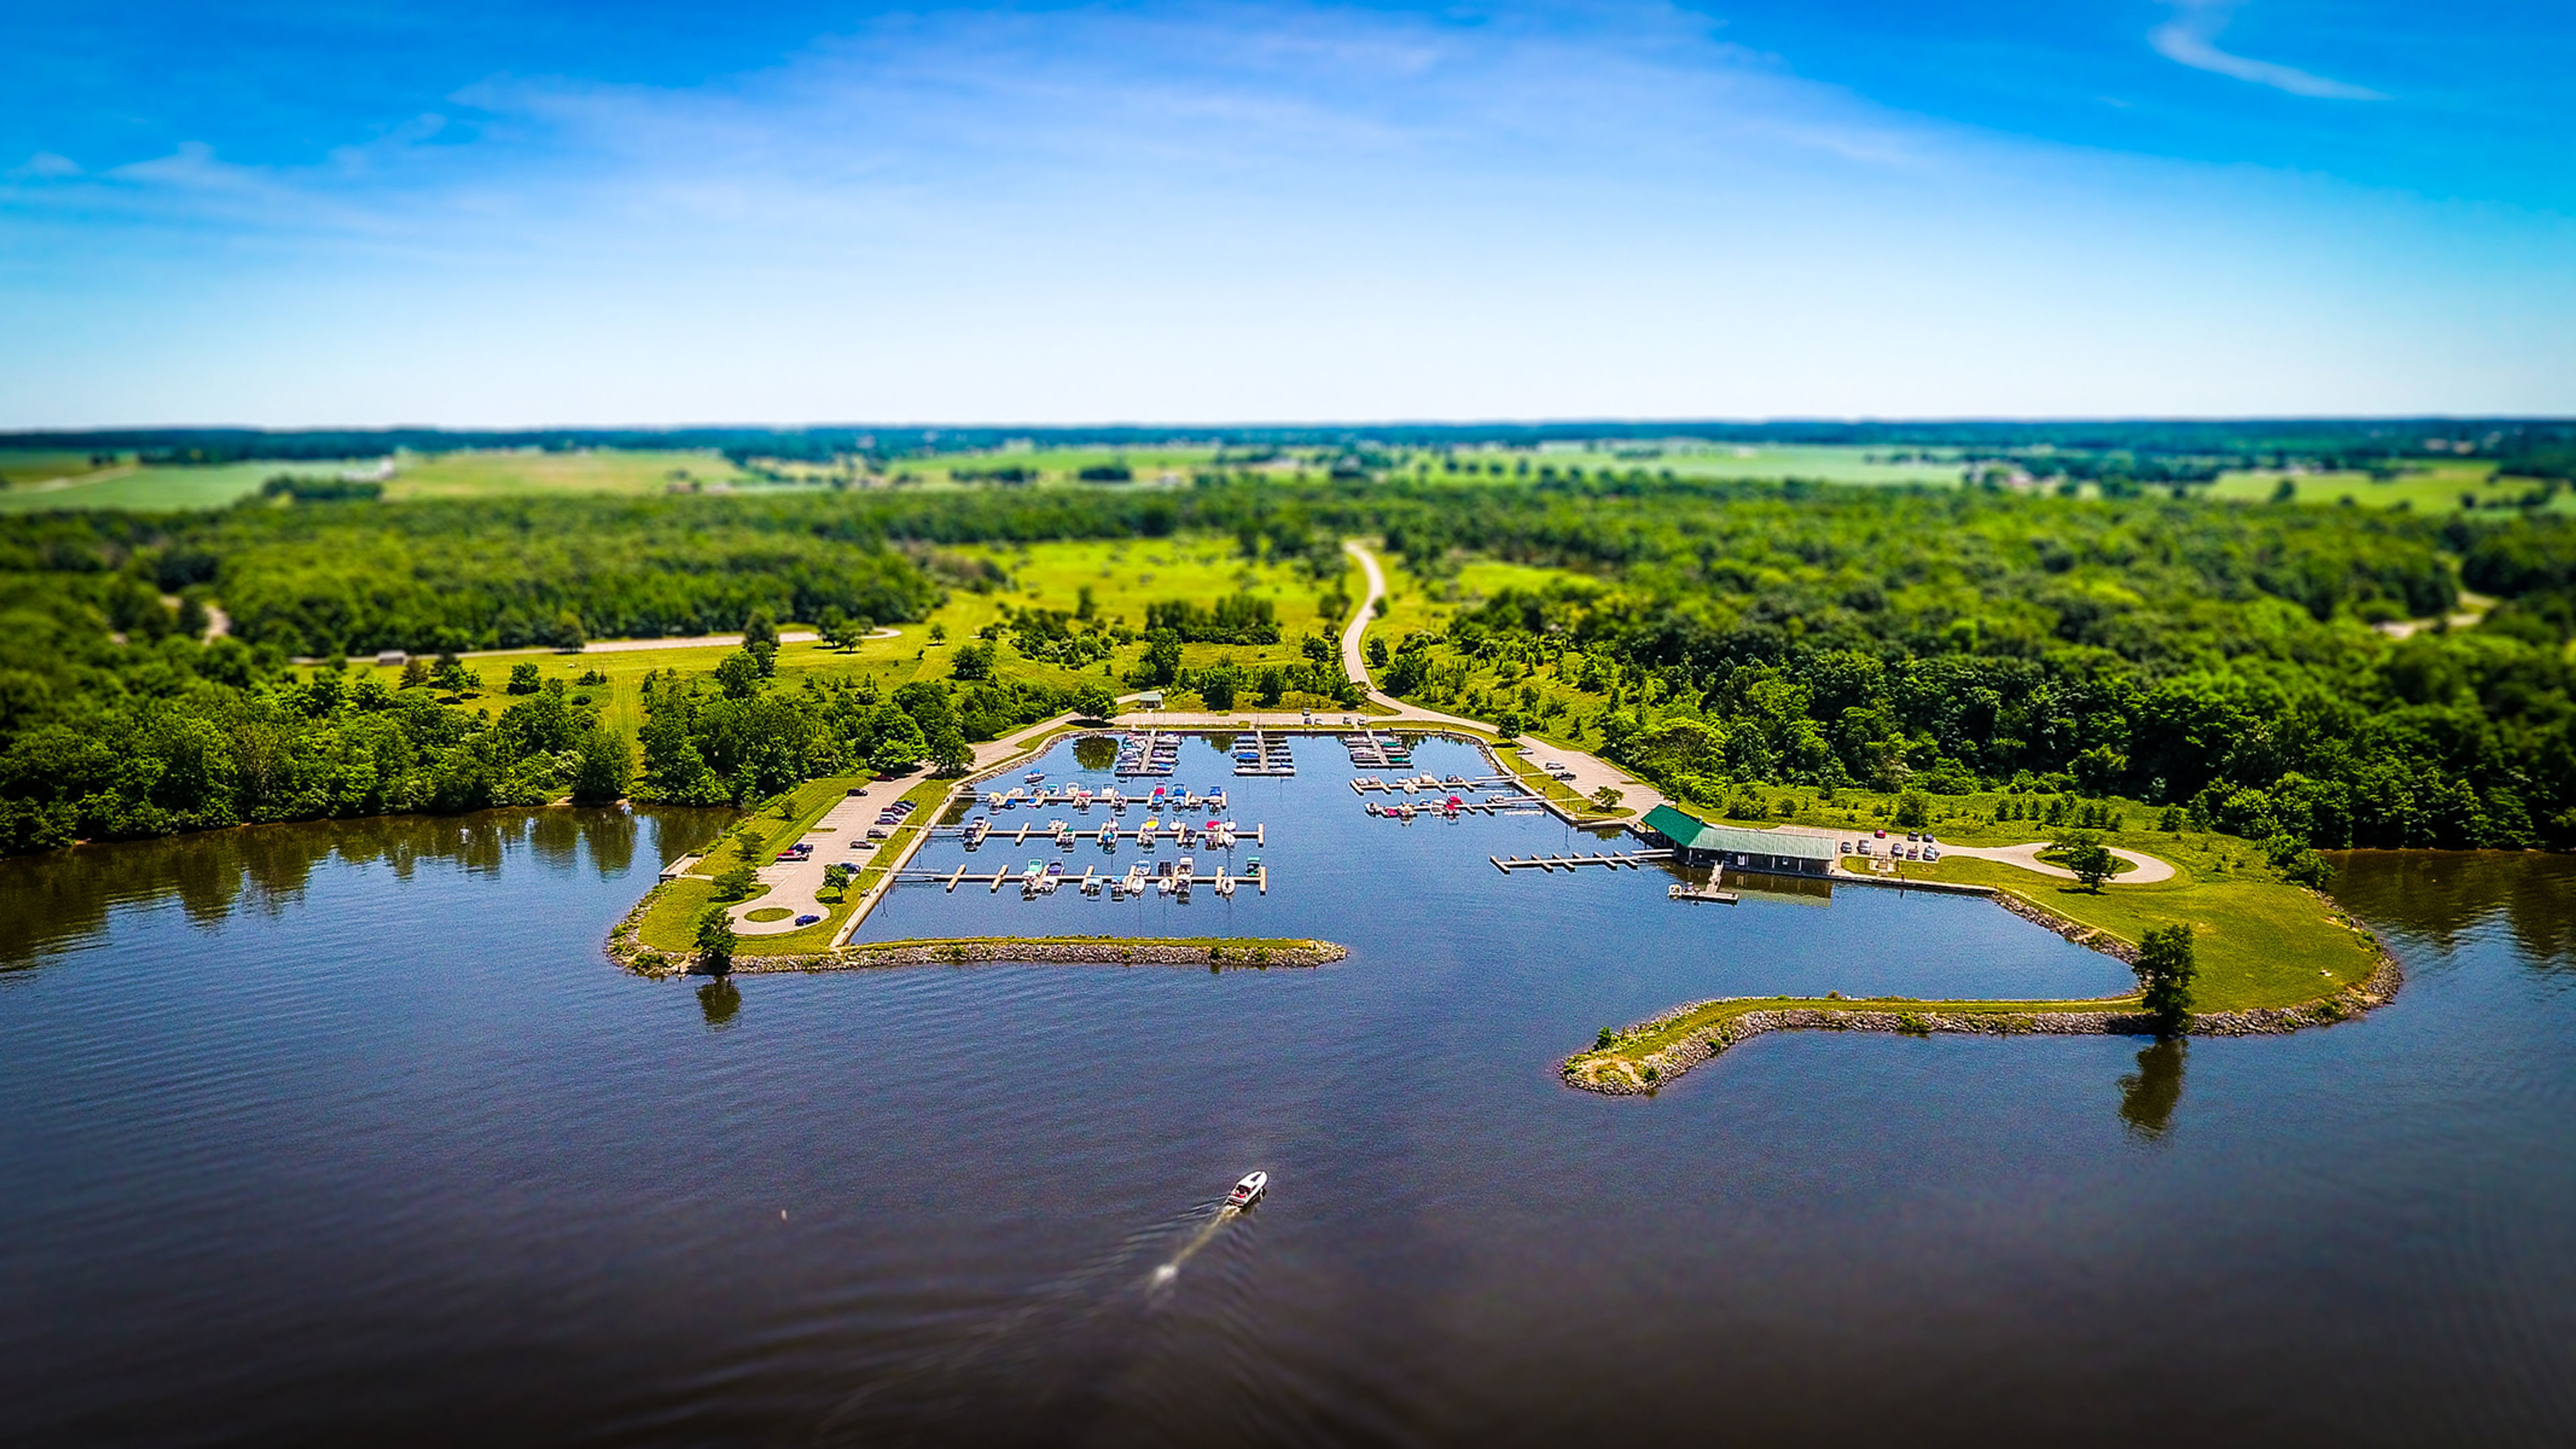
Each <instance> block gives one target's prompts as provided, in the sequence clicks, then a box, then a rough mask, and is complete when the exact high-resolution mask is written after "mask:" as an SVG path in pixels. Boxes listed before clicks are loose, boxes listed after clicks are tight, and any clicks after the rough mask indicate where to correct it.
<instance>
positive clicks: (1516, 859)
mask: <svg viewBox="0 0 2576 1449" xmlns="http://www.w3.org/2000/svg"><path fill="white" fill-rule="evenodd" d="M1672 858H1673V853H1672V852H1671V851H1669V850H1623V851H1618V852H1615V853H1612V854H1607V855H1605V854H1603V853H1601V852H1600V851H1594V852H1593V853H1592V854H1590V855H1533V856H1528V857H1522V856H1517V855H1513V856H1502V855H1489V856H1486V857H1485V859H1487V860H1490V861H1492V862H1493V863H1494V869H1496V870H1499V871H1501V872H1502V873H1503V874H1505V875H1510V874H1511V873H1512V872H1513V871H1516V870H1536V871H1550V870H1562V871H1564V872H1565V873H1567V874H1568V875H1571V874H1573V873H1574V870H1575V868H1576V867H1578V866H1586V865H1606V866H1608V867H1610V868H1611V869H1613V870H1617V869H1618V868H1619V867H1621V866H1626V867H1627V868H1628V869H1630V870H1638V869H1641V868H1643V867H1644V865H1645V864H1646V862H1648V861H1650V860H1670V859H1672Z"/></svg>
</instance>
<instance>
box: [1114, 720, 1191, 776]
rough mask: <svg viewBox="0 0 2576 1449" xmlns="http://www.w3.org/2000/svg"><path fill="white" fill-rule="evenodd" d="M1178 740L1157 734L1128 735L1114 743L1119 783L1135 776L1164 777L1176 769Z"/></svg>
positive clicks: (1178, 764)
mask: <svg viewBox="0 0 2576 1449" xmlns="http://www.w3.org/2000/svg"><path fill="white" fill-rule="evenodd" d="M1180 763H1181V737H1180V736H1179V735H1176V734H1166V733H1164V732H1163V731H1161V730H1143V731H1130V732H1129V733H1127V734H1126V735H1123V736H1121V737H1120V738H1119V741H1118V766H1117V770H1118V774H1119V776H1120V778H1122V779H1133V778H1135V777H1137V776H1139V775H1168V774H1170V773H1172V772H1173V771H1174V770H1176V769H1178V768H1180Z"/></svg>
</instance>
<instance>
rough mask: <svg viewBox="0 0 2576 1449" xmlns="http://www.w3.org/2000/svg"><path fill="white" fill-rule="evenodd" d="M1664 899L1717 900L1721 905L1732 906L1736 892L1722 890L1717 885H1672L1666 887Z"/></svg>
mask: <svg viewBox="0 0 2576 1449" xmlns="http://www.w3.org/2000/svg"><path fill="white" fill-rule="evenodd" d="M1664 899H1666V900H1668V901H1715V902H1717V903H1718V904H1719V905H1721V906H1731V905H1734V904H1735V892H1733V891H1722V890H1719V889H1717V888H1716V887H1715V886H1690V885H1670V886H1666V887H1664Z"/></svg>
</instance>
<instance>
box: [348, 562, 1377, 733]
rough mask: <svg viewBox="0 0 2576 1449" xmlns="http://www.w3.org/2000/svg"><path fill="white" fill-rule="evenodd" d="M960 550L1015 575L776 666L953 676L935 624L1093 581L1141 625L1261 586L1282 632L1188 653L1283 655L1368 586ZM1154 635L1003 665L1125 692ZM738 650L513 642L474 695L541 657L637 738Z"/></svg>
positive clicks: (501, 700) (1187, 659)
mask: <svg viewBox="0 0 2576 1449" xmlns="http://www.w3.org/2000/svg"><path fill="white" fill-rule="evenodd" d="M959 552H960V553H961V554H963V555H965V556H966V557H969V558H974V559H991V560H993V561H995V562H996V563H999V564H1000V565H1001V566H1002V567H1003V568H1004V569H1006V570H1007V571H1008V572H1009V574H1010V577H1011V583H1012V587H1011V588H1009V589H1008V590H999V589H997V590H995V591H994V592H992V593H976V592H973V591H972V590H967V589H956V590H953V591H952V592H951V593H950V595H949V600H948V603H947V604H946V605H945V606H944V607H942V608H941V609H939V610H938V611H937V612H936V613H934V614H933V615H932V616H931V617H930V618H929V619H928V620H926V621H924V622H922V623H919V624H904V625H901V626H898V632H897V634H896V637H893V638H879V639H869V640H867V641H866V642H865V643H864V644H862V645H861V646H860V647H859V648H857V649H855V650H848V651H843V650H837V649H833V648H830V647H828V646H826V645H823V644H820V643H812V642H807V643H794V644H786V645H782V646H781V647H780V648H779V651H778V677H779V679H780V680H781V681H782V683H784V684H788V685H794V684H796V683H798V682H800V681H802V680H805V679H807V678H815V679H825V680H828V679H849V680H856V679H859V678H862V677H866V678H872V679H874V680H875V681H876V683H877V686H878V688H880V689H882V690H888V691H891V690H893V689H895V688H896V687H898V686H901V685H904V684H908V683H910V682H911V681H913V680H915V679H945V678H947V677H948V676H949V673H950V669H949V664H948V658H949V649H948V648H945V647H941V646H935V645H932V644H931V643H930V642H929V636H930V626H931V625H932V624H937V625H940V626H941V627H943V628H945V629H946V630H947V637H948V641H949V644H950V645H954V644H957V643H961V642H963V641H965V640H968V639H971V638H973V637H974V636H975V632H976V631H977V630H978V629H981V628H982V627H983V626H984V625H986V624H989V623H993V622H995V621H997V620H998V619H1000V618H1001V616H1002V610H1003V608H1004V606H1005V605H1018V606H1021V607H1028V608H1046V609H1062V610H1066V611H1068V612H1070V611H1071V610H1073V609H1074V608H1075V607H1076V605H1077V603H1078V602H1079V591H1080V590H1081V589H1082V588H1083V587H1084V586H1086V585H1087V586H1089V587H1090V588H1091V590H1092V597H1093V607H1094V611H1095V613H1096V614H1097V615H1098V616H1099V617H1100V618H1102V619H1106V620H1112V621H1115V620H1122V619H1123V620H1124V621H1126V622H1127V623H1128V624H1130V625H1132V626H1134V627H1136V628H1138V629H1142V628H1143V626H1144V622H1145V606H1146V604H1147V603H1149V602H1152V601H1155V600H1165V599H1192V600H1196V601H1198V602H1201V603H1204V602H1207V601H1209V600H1211V599H1214V598H1217V597H1219V596H1220V595H1224V594H1230V593H1234V592H1236V591H1238V590H1242V591H1247V592H1251V593H1255V594H1259V595H1262V596H1264V597H1266V598H1269V599H1270V600H1272V602H1273V604H1274V605H1275V607H1276V608H1277V611H1278V617H1279V624H1280V634H1281V640H1280V642H1279V643H1277V644H1269V645H1248V644H1242V645H1238V644H1191V645H1187V646H1185V647H1184V648H1183V650H1182V661H1183V663H1184V664H1185V665H1187V666H1188V667H1191V668H1197V667H1200V666H1203V665H1206V664H1210V663H1213V662H1215V661H1216V660H1218V659H1220V658H1230V659H1233V660H1235V661H1236V662H1237V663H1239V664H1243V665H1247V666H1251V665H1259V664H1263V663H1271V662H1281V661H1287V660H1292V659H1296V658H1298V657H1300V655H1299V645H1298V639H1299V636H1300V635H1302V634H1305V633H1309V632H1316V633H1322V634H1324V635H1326V636H1332V635H1337V634H1338V633H1339V632H1340V627H1341V620H1340V618H1339V616H1330V617H1328V616H1326V615H1325V614H1324V613H1323V612H1322V605H1323V604H1324V603H1325V602H1326V599H1327V596H1328V595H1329V594H1330V592H1331V590H1332V589H1333V588H1335V587H1336V586H1339V587H1341V588H1343V589H1346V590H1347V591H1348V592H1349V593H1350V594H1351V595H1354V596H1355V595H1356V594H1357V593H1358V592H1359V582H1358V576H1357V574H1356V572H1353V573H1350V574H1346V575H1344V576H1341V577H1339V578H1337V579H1335V580H1334V581H1333V582H1332V583H1328V584H1326V585H1324V586H1323V587H1322V588H1321V589H1319V588H1318V587H1317V586H1316V585H1315V583H1314V581H1313V580H1312V579H1310V578H1308V577H1307V576H1305V575H1304V574H1302V573H1299V572H1298V571H1296V570H1294V569H1291V568H1284V567H1281V566H1279V565H1277V564H1272V563H1260V564H1247V563H1245V562H1244V561H1243V559H1242V558H1241V557H1240V555H1238V554H1237V553H1236V551H1235V546H1234V543H1233V541H1232V540H1230V539H1213V538H1197V537H1179V538H1165V539H1152V540H1138V541H1133V542H1111V543H1041V544H1033V545H1029V546H1027V547H1022V548H1009V547H984V546H975V547H970V548H966V549H961V550H959ZM780 627H781V628H782V629H788V630H794V629H799V628H806V627H810V626H809V625H806V624H802V623H799V622H795V621H783V622H782V623H781V625H780ZM1144 648H1145V646H1144V645H1143V644H1142V643H1141V642H1138V643H1134V644H1129V645H1127V646H1125V647H1124V648H1121V649H1119V650H1117V651H1116V652H1115V653H1114V654H1113V655H1112V656H1111V657H1110V658H1109V659H1108V660H1106V661H1104V663H1106V664H1107V665H1108V666H1109V667H1110V669H1111V670H1112V671H1114V672H1113V673H1106V674H1104V673H1102V672H1101V666H1100V665H1098V664H1095V665H1093V666H1092V667H1091V668H1090V670H1088V671H1085V672H1081V673H1077V672H1076V671H1074V670H1071V669H1068V668H1064V667H1062V666H1059V665H1054V664H1040V663H1034V662H1031V661H1029V660H1026V659H1022V658H1020V657H1019V656H1018V654H1017V653H1016V652H1015V651H1013V650H1012V649H1011V647H1010V645H1009V643H1008V641H1007V639H1006V640H1005V641H1004V642H1003V643H1002V645H1001V656H1002V658H1001V664H1002V668H1003V670H1004V672H1006V673H1008V674H1009V675H1010V676H1011V677H1013V678H1018V679H1039V680H1044V681H1046V682H1048V683H1052V684H1057V685H1063V686H1066V687H1073V686H1077V685H1080V684H1082V683H1084V682H1086V681H1089V682H1098V683H1106V684H1109V685H1110V686H1111V687H1112V688H1114V689H1117V690H1119V691H1121V692H1124V691H1125V689H1126V688H1127V686H1126V684H1125V683H1124V682H1123V681H1124V677H1125V674H1126V672H1127V670H1128V669H1129V668H1130V667H1132V666H1133V665H1134V664H1135V663H1136V661H1137V660H1138V659H1139V658H1140V657H1141V656H1142V655H1143V653H1144ZM728 652H730V647H729V646H725V647H716V646H709V645H703V644H699V645H672V646H669V647H663V648H649V649H593V650H589V651H585V652H583V653H580V654H564V653H557V652H550V651H535V650H513V651H503V652H497V653H490V654H469V655H467V656H465V658H466V661H467V663H469V664H470V665H472V666H473V667H474V668H475V669H476V670H477V671H479V672H480V673H481V674H482V676H483V689H482V692H481V696H480V697H479V698H477V699H475V700H474V701H473V704H474V705H476V706H477V707H479V708H481V709H482V710H483V712H485V713H486V714H497V713H498V712H499V711H500V709H501V707H502V706H504V705H506V704H508V703H509V696H507V695H505V694H503V693H502V692H501V690H502V686H503V685H504V684H505V683H506V682H507V681H508V679H509V675H510V669H511V666H513V665H516V664H521V663H532V664H534V665H536V666H537V671H538V676H539V677H540V678H541V679H560V680H562V681H563V682H564V684H565V685H566V687H568V688H570V689H572V690H573V691H574V692H575V693H576V694H584V695H588V696H589V697H590V698H591V699H592V700H593V701H594V702H595V703H597V704H599V706H600V708H601V719H602V722H603V723H605V724H606V725H608V726H609V727H610V728H612V729H615V730H617V731H619V732H620V733H622V734H624V735H626V736H627V737H628V738H630V739H631V738H634V737H635V735H636V733H637V731H638V730H640V729H641V728H642V726H643V723H644V720H643V685H644V676H645V675H647V674H650V673H652V672H653V671H655V670H662V669H668V670H675V671H677V672H678V673H681V674H683V675H699V674H707V673H710V672H712V671H713V670H714V669H715V667H716V665H717V663H718V662H719V661H721V660H722V659H723V658H724V656H725V655H726V654H727V653H728ZM350 667H351V671H352V675H353V677H354V676H356V675H363V674H374V675H376V676H378V677H380V678H382V679H383V680H384V681H385V683H386V684H387V685H389V686H390V685H391V684H393V683H394V681H395V680H396V678H398V677H399V674H400V671H399V670H398V669H394V668H390V667H380V666H378V665H376V664H375V663H373V662H372V661H358V660H353V661H351V665H350ZM594 672H595V673H596V674H598V675H600V676H603V677H604V678H605V681H606V682H605V683H594V684H588V685H584V684H581V683H579V682H578V681H580V680H581V679H582V677H583V676H585V675H589V674H592V673H594ZM1190 699H1191V697H1190V696H1188V695H1186V694H1183V695H1175V696H1174V697H1173V700H1172V703H1173V706H1174V707H1175V708H1186V707H1189V704H1190Z"/></svg>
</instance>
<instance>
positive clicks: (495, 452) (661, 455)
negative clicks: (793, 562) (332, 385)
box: [385, 448, 779, 499]
mask: <svg viewBox="0 0 2576 1449" xmlns="http://www.w3.org/2000/svg"><path fill="white" fill-rule="evenodd" d="M693 486H694V487H698V488H708V487H717V488H732V487H748V486H770V487H776V486H779V485H776V484H767V485H763V480H761V479H758V478H755V477H754V476H752V475H751V474H749V473H746V472H744V471H743V470H741V469H740V468H737V467H735V466H734V465H733V464H732V463H731V462H730V461H728V460H727V459H726V458H725V457H724V455H723V454H721V453H712V452H661V451H625V450H619V449H613V448H585V449H579V450H576V451H571V452H560V453H549V452H545V451H543V450H541V449H536V448H500V449H476V448H468V449H460V450H458V451H456V452H453V453H404V454H401V455H399V456H398V457H397V458H396V459H395V463H394V476H393V480H392V481H391V482H389V483H387V484H386V485H385V496H386V497H387V498H396V499H400V498H500V497H507V496H510V495H512V494H520V493H550V492H565V493H663V492H668V491H671V490H673V489H680V490H684V491H685V490H687V489H689V488H691V487H693Z"/></svg>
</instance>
